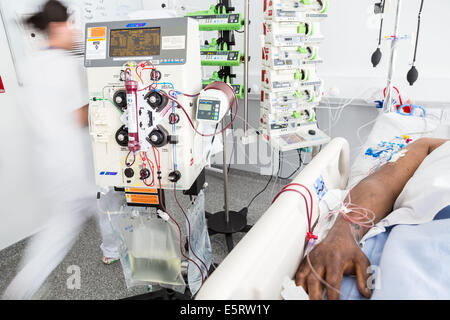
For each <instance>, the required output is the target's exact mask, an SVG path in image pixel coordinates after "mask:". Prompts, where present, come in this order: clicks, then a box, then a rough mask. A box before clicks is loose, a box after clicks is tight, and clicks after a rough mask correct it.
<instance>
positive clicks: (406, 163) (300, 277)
mask: <svg viewBox="0 0 450 320" xmlns="http://www.w3.org/2000/svg"><path fill="white" fill-rule="evenodd" d="M446 141H447V140H442V139H431V138H423V139H420V140H417V141H415V142H413V143H411V144H409V145H408V146H407V147H406V149H408V152H407V153H406V154H405V156H404V157H402V158H400V159H399V160H398V161H397V162H395V163H387V164H385V165H384V166H382V167H381V168H380V169H379V170H378V171H377V172H376V173H374V174H372V175H371V176H368V177H367V178H365V179H364V180H362V181H361V182H360V183H359V184H358V185H356V186H355V187H354V188H353V189H352V190H351V192H350V199H351V202H352V203H353V204H355V205H357V206H358V207H362V208H366V209H369V210H371V211H373V212H374V213H375V223H377V222H379V221H380V220H381V219H383V218H384V217H386V216H387V215H388V214H389V213H390V212H392V209H393V206H394V203H395V201H396V199H397V197H398V196H399V195H400V193H401V192H402V190H403V188H404V187H405V185H406V183H407V182H408V180H409V179H410V178H411V177H412V176H413V174H414V172H415V171H416V170H417V168H418V167H419V166H420V164H421V163H422V161H423V160H424V159H425V158H426V157H427V156H428V155H429V154H430V153H431V152H433V151H434V150H435V149H436V148H438V147H439V146H441V145H442V144H443V143H445V142H446ZM449 156H450V155H449ZM347 201H349V199H348V198H347ZM349 215H350V216H351V215H352V213H349ZM368 230H369V229H368V228H360V229H359V231H357V233H358V234H357V237H358V238H361V237H362V236H364V234H366V233H367V231H368ZM309 257H310V261H311V264H312V266H313V267H314V270H315V271H316V272H317V273H318V274H319V275H320V277H321V278H322V279H324V280H325V281H326V282H327V283H328V284H329V285H331V286H332V287H334V288H336V289H338V290H339V288H340V284H341V282H342V277H343V275H344V274H348V275H355V274H356V276H357V283H358V289H359V291H360V292H361V294H362V295H364V296H366V297H370V296H371V291H370V290H369V289H368V288H367V285H366V283H367V279H368V277H369V274H368V273H367V268H368V267H369V265H370V263H369V260H368V259H367V257H366V256H365V255H364V253H363V252H362V250H361V249H360V248H359V247H358V245H357V243H356V241H355V237H354V235H353V234H352V232H351V228H350V222H348V221H347V220H345V219H344V218H343V217H342V216H339V217H338V218H337V220H336V223H335V224H334V226H333V228H332V229H331V230H330V232H329V233H328V235H327V236H326V237H325V238H324V239H323V241H322V242H320V243H319V244H318V245H317V246H316V247H315V248H314V249H313V250H312V251H311V253H310V255H309ZM296 284H297V285H301V286H303V288H305V290H306V291H307V292H308V294H309V296H310V298H311V299H322V292H323V291H322V289H323V285H322V282H321V281H320V280H319V279H318V278H317V277H316V276H315V275H314V273H313V272H312V271H311V269H310V267H309V264H308V262H307V261H306V259H304V260H303V262H302V263H301V264H300V267H299V269H298V271H297V274H296ZM327 297H328V299H339V293H338V292H337V291H335V290H333V289H330V288H327Z"/></svg>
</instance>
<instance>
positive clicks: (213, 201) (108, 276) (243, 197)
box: [0, 170, 287, 300]
mask: <svg viewBox="0 0 450 320" xmlns="http://www.w3.org/2000/svg"><path fill="white" fill-rule="evenodd" d="M267 179H268V178H267V177H261V176H259V175H257V174H252V173H248V172H243V171H235V170H231V174H230V177H229V183H230V202H231V204H230V209H231V210H239V209H242V208H243V207H245V206H247V205H248V202H249V201H250V199H251V198H253V196H254V195H255V194H256V193H258V192H259V191H260V190H262V188H263V187H264V186H265V185H266V184H267ZM207 182H208V189H207V192H206V210H207V211H209V212H216V211H220V210H222V208H223V180H222V177H221V176H220V175H216V174H215V173H210V174H208V175H207ZM285 183H287V182H286V181H281V180H279V179H275V178H274V179H273V180H272V182H271V184H270V186H269V187H268V189H267V190H266V192H265V193H264V194H262V195H261V196H260V197H259V198H258V199H257V200H256V201H254V203H253V204H252V206H251V208H250V210H249V215H248V220H249V223H250V224H254V223H255V222H256V221H257V220H258V218H259V217H260V216H261V215H262V214H263V213H264V212H265V210H266V209H267V208H268V207H269V206H270V202H271V200H272V199H273V197H274V195H275V192H276V191H278V190H279V189H280V188H281V187H282V185H284V184H285ZM179 198H180V200H183V201H182V204H183V206H185V207H186V206H187V204H188V199H185V198H187V197H182V196H180V197H179ZM182 198H184V199H182ZM173 202H174V201H171V197H170V196H168V198H167V204H168V210H170V212H174V211H177V210H176V208H175V207H174V206H173ZM180 218H181V217H180V216H177V218H176V219H177V220H178V221H181V220H179V219H180ZM242 236H243V235H242V234H237V235H236V236H235V238H234V239H235V243H237V242H238V241H239V240H240V239H242ZM26 241H27V240H24V241H22V242H20V243H18V244H15V245H13V246H11V247H9V248H7V249H5V250H3V251H0V270H1V273H0V296H1V294H2V293H3V291H4V290H5V288H6V287H7V285H8V284H9V282H10V281H11V280H12V278H13V277H14V275H15V273H16V272H17V267H18V264H19V262H20V259H21V256H22V254H23V252H24V249H25V246H26ZM211 242H212V247H213V261H214V262H215V263H220V262H221V261H222V260H223V259H224V258H225V256H226V244H225V239H224V236H223V235H214V236H212V237H211ZM100 243H101V236H100V232H99V230H98V227H97V225H96V222H95V220H93V219H92V220H90V221H89V222H88V223H87V224H86V226H85V228H84V230H83V232H82V233H81V234H80V236H79V239H78V241H77V243H76V244H75V246H74V247H73V248H72V250H71V251H70V253H69V254H68V255H67V256H66V258H65V259H64V260H63V261H62V263H61V264H60V265H59V266H58V268H56V269H55V270H54V272H53V273H52V274H51V276H50V277H49V278H48V280H47V282H46V283H45V285H44V286H43V287H42V289H41V290H40V292H39V293H38V295H37V297H38V298H39V299H52V300H66V299H74V300H75V299H83V300H84V299H121V298H126V297H130V296H134V295H138V294H142V293H145V292H146V290H147V288H145V287H139V288H133V289H131V290H129V289H127V288H126V285H125V281H124V276H123V273H122V267H121V265H120V263H115V264H113V265H109V266H107V265H104V264H103V263H102V262H101V251H100V248H99V245H100ZM72 265H77V266H79V267H80V270H81V289H79V290H69V289H68V288H67V285H66V282H67V280H68V278H69V277H70V274H69V273H68V272H67V268H68V267H69V266H72Z"/></svg>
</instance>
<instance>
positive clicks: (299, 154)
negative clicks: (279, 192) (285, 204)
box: [278, 149, 303, 180]
mask: <svg viewBox="0 0 450 320" xmlns="http://www.w3.org/2000/svg"><path fill="white" fill-rule="evenodd" d="M297 153H298V168H297V169H295V170H294V172H292V173H291V175H290V176H289V177H286V178H283V177H278V178H279V179H281V180H288V179H290V178H292V176H293V175H294V174H296V173H297V172H298V171H299V170H300V169H301V168H302V165H303V160H302V151H301V149H297Z"/></svg>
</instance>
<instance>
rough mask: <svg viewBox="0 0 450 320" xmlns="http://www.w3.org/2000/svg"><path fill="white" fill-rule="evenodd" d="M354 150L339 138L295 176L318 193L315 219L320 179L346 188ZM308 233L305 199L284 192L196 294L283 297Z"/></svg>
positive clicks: (332, 186)
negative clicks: (283, 290) (351, 153)
mask: <svg viewBox="0 0 450 320" xmlns="http://www.w3.org/2000/svg"><path fill="white" fill-rule="evenodd" d="M349 154H350V151H349V144H348V142H347V141H346V140H345V139H343V138H336V139H334V140H332V141H331V142H330V143H329V144H328V145H327V146H326V147H325V148H324V149H323V150H322V151H321V152H320V153H319V154H318V155H317V156H316V157H315V158H314V159H313V160H312V161H311V163H310V164H309V165H308V166H307V167H306V168H305V169H303V170H302V171H301V173H300V174H299V175H298V176H297V178H296V179H295V180H294V182H296V183H301V184H304V185H305V186H306V187H308V188H309V189H310V190H311V192H312V193H313V203H314V210H313V221H316V220H317V217H318V214H319V210H318V202H319V197H318V195H317V193H316V189H315V188H314V185H315V183H316V181H318V180H323V182H324V183H325V186H326V187H327V188H328V189H337V188H341V189H343V188H345V186H346V185H347V182H348V178H349V171H350V163H349ZM306 233H307V219H306V209H305V203H304V200H303V199H302V198H301V197H300V196H299V195H298V194H297V193H294V192H286V193H284V194H282V195H281V196H280V197H279V198H278V199H277V201H276V202H275V203H274V204H273V205H272V206H271V207H270V208H269V209H268V210H267V211H266V213H265V214H264V215H263V216H262V217H261V218H260V219H259V221H258V222H257V223H256V224H255V225H254V226H253V228H252V229H251V230H250V232H249V233H248V234H247V235H246V236H245V237H244V238H243V239H242V240H241V241H240V242H239V243H238V244H237V246H236V247H235V248H234V250H233V251H232V252H231V253H230V254H229V255H228V256H227V257H226V258H225V260H224V261H223V262H222V263H221V264H220V265H219V267H218V268H217V270H215V271H214V272H213V273H212V275H211V277H210V278H209V279H208V280H207V281H206V282H205V284H204V285H203V287H202V288H201V290H200V291H199V293H198V294H197V296H196V299H197V300H206V299H208V300H228V299H232V300H277V299H281V290H282V288H281V284H282V282H283V279H284V277H286V276H288V277H290V278H293V277H294V275H295V272H296V270H297V268H298V266H299V264H300V261H301V259H302V257H303V249H304V244H305V238H306Z"/></svg>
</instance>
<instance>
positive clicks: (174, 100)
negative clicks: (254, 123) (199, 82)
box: [160, 88, 239, 137]
mask: <svg viewBox="0 0 450 320" xmlns="http://www.w3.org/2000/svg"><path fill="white" fill-rule="evenodd" d="M211 89H214V88H211ZM160 93H161V94H162V95H164V96H165V97H166V98H168V99H170V100H172V101H173V102H175V104H176V105H177V106H179V107H180V108H181V110H183V113H184V114H185V116H186V117H187V119H188V120H189V124H190V125H191V127H192V129H194V131H195V132H196V133H197V134H198V135H200V136H202V137H213V136H215V135H218V134H221V133H223V132H224V131H226V130H227V129H228V128H230V127H231V126H232V125H233V123H234V121H235V120H236V117H237V114H238V110H239V103H238V99H237V97H236V94H235V93H234V91H233V94H234V99H233V101H231V102H230V106H229V108H228V111H227V113H228V112H229V111H230V110H232V108H233V104H235V105H236V110H235V112H234V115H233V119H232V120H231V122H230V123H229V124H228V125H227V126H226V127H224V128H222V130H221V131H219V132H215V133H212V134H204V133H202V132H200V131H198V130H197V128H196V127H195V125H194V122H193V121H192V119H191V117H190V116H189V114H188V113H187V111H186V109H185V108H184V107H183V105H181V104H180V103H179V102H178V101H177V100H176V99H174V98H173V97H171V96H169V95H167V94H166V93H164V92H162V91H160Z"/></svg>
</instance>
